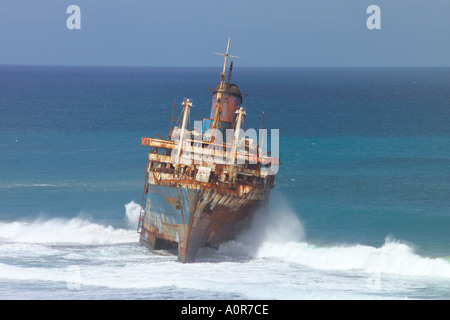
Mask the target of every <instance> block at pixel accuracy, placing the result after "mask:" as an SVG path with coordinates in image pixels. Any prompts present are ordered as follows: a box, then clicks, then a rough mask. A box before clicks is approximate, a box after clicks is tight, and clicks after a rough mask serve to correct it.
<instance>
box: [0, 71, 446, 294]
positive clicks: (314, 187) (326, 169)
mask: <svg viewBox="0 0 450 320" xmlns="http://www.w3.org/2000/svg"><path fill="white" fill-rule="evenodd" d="M219 72H220V68H169V67H167V68H119V67H117V68H112V67H45V66H0V299H170V300H174V299H176V300H185V299H199V300H222V299H226V300H241V299H267V300H273V299H283V300H291V299H293V300H296V299H363V300H366V299H450V68H292V69H290V68H262V69H259V68H240V67H239V65H236V66H235V68H234V70H233V82H235V83H237V84H238V85H239V87H240V89H241V91H242V92H243V93H245V94H246V95H245V96H244V101H243V106H245V107H246V111H247V118H246V121H245V125H246V128H259V125H260V122H261V115H262V112H263V111H264V114H265V116H264V127H265V128H268V129H271V128H274V129H280V139H279V143H280V145H279V154H280V158H281V161H282V166H281V167H280V170H279V172H278V174H277V177H276V187H275V188H274V189H273V193H272V197H271V204H270V210H269V212H268V213H267V215H260V216H258V217H257V218H256V219H255V221H254V223H253V224H252V226H251V228H250V229H249V230H248V231H247V232H246V233H244V234H242V235H241V236H240V237H238V238H237V239H236V240H234V241H232V242H229V243H226V244H224V245H222V246H221V247H220V248H219V250H217V251H216V250H212V249H202V250H201V251H200V253H199V256H198V259H197V261H196V262H195V263H192V264H181V263H178V262H177V261H176V257H175V256H173V255H170V254H169V253H168V252H165V251H158V252H149V251H148V250H147V249H146V248H144V247H141V246H140V245H139V243H138V234H137V232H136V227H137V218H138V214H139V204H140V201H141V197H142V190H143V185H144V182H143V174H144V169H145V166H146V158H147V152H148V149H147V147H143V146H141V145H140V138H141V137H143V136H149V137H154V136H155V134H157V133H158V134H161V135H163V136H167V133H168V130H169V127H170V119H171V113H172V106H173V104H174V100H176V101H175V103H176V105H177V110H176V114H175V120H176V118H177V117H178V116H179V114H180V112H181V105H180V103H181V101H182V99H183V98H191V99H193V101H194V107H193V108H192V113H191V120H195V119H198V120H199V119H201V118H202V117H205V116H207V115H208V114H209V110H210V100H211V92H210V91H208V89H209V88H214V87H215V86H216V85H217V84H218V81H219V76H218V74H219Z"/></svg>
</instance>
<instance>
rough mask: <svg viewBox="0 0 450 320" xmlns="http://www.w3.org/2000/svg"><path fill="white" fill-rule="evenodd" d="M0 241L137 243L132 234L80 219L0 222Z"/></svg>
mask: <svg viewBox="0 0 450 320" xmlns="http://www.w3.org/2000/svg"><path fill="white" fill-rule="evenodd" d="M0 239H2V240H6V241H12V242H22V243H24V242H26V243H75V244H110V243H124V242H125V243H127V242H134V241H137V236H136V232H135V231H130V230H125V229H114V228H113V227H111V226H103V225H100V224H96V223H93V222H90V221H88V220H86V219H83V218H78V217H77V218H72V219H62V218H53V219H48V220H42V219H37V220H35V221H33V222H19V221H15V222H1V223H0Z"/></svg>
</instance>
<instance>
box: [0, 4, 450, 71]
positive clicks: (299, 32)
mask: <svg viewBox="0 0 450 320" xmlns="http://www.w3.org/2000/svg"><path fill="white" fill-rule="evenodd" d="M73 4H74V5H78V6H79V7H80V9H81V29H80V30H69V29H68V28H67V27H66V20H67V18H68V17H69V16H70V14H67V13H66V9H67V7H68V6H69V5H73ZM372 4H375V5H378V6H379V7H380V9H381V29H380V30H369V29H368V28H367V26H366V20H367V18H369V16H370V14H367V13H366V9H367V7H368V6H370V5H372ZM229 33H231V48H230V52H231V54H235V55H238V56H241V57H242V59H241V60H239V64H240V65H242V66H319V67H322V66H450V1H448V0H427V1H424V0H370V1H364V0H340V1H338V0H277V1H267V0H227V1H217V0H128V1H125V0H70V1H67V0H0V46H1V48H0V64H38V65H113V66H115V65H119V66H216V65H217V64H218V63H221V62H220V61H221V59H220V58H219V57H218V56H215V55H212V54H211V53H212V52H223V51H224V50H225V48H226V41H227V38H228V34H229Z"/></svg>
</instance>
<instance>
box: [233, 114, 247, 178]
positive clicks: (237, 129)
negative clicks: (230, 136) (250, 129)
mask: <svg viewBox="0 0 450 320" xmlns="http://www.w3.org/2000/svg"><path fill="white" fill-rule="evenodd" d="M236 113H237V115H238V117H237V120H236V127H235V129H234V130H235V131H234V141H233V148H232V151H231V163H230V179H231V180H233V175H234V163H235V162H236V152H237V145H238V143H239V134H240V132H241V123H242V118H243V116H245V115H246V113H245V111H244V108H242V107H240V108H239V110H236Z"/></svg>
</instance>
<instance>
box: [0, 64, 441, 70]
mask: <svg viewBox="0 0 450 320" xmlns="http://www.w3.org/2000/svg"><path fill="white" fill-rule="evenodd" d="M0 66H2V67H6V66H10V67H83V68H89V67H92V68H219V67H220V66H216V65H211V66H189V65H184V66H183V65H163V66H157V65H96V64H18V63H0ZM239 68H280V69H281V68H285V69H288V68H292V69H293V68H450V65H405V66H403V65H402V66H398V65H383V66H382V65H380V66H374V65H360V66H354V65H343V66H333V65H329V66H239Z"/></svg>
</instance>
